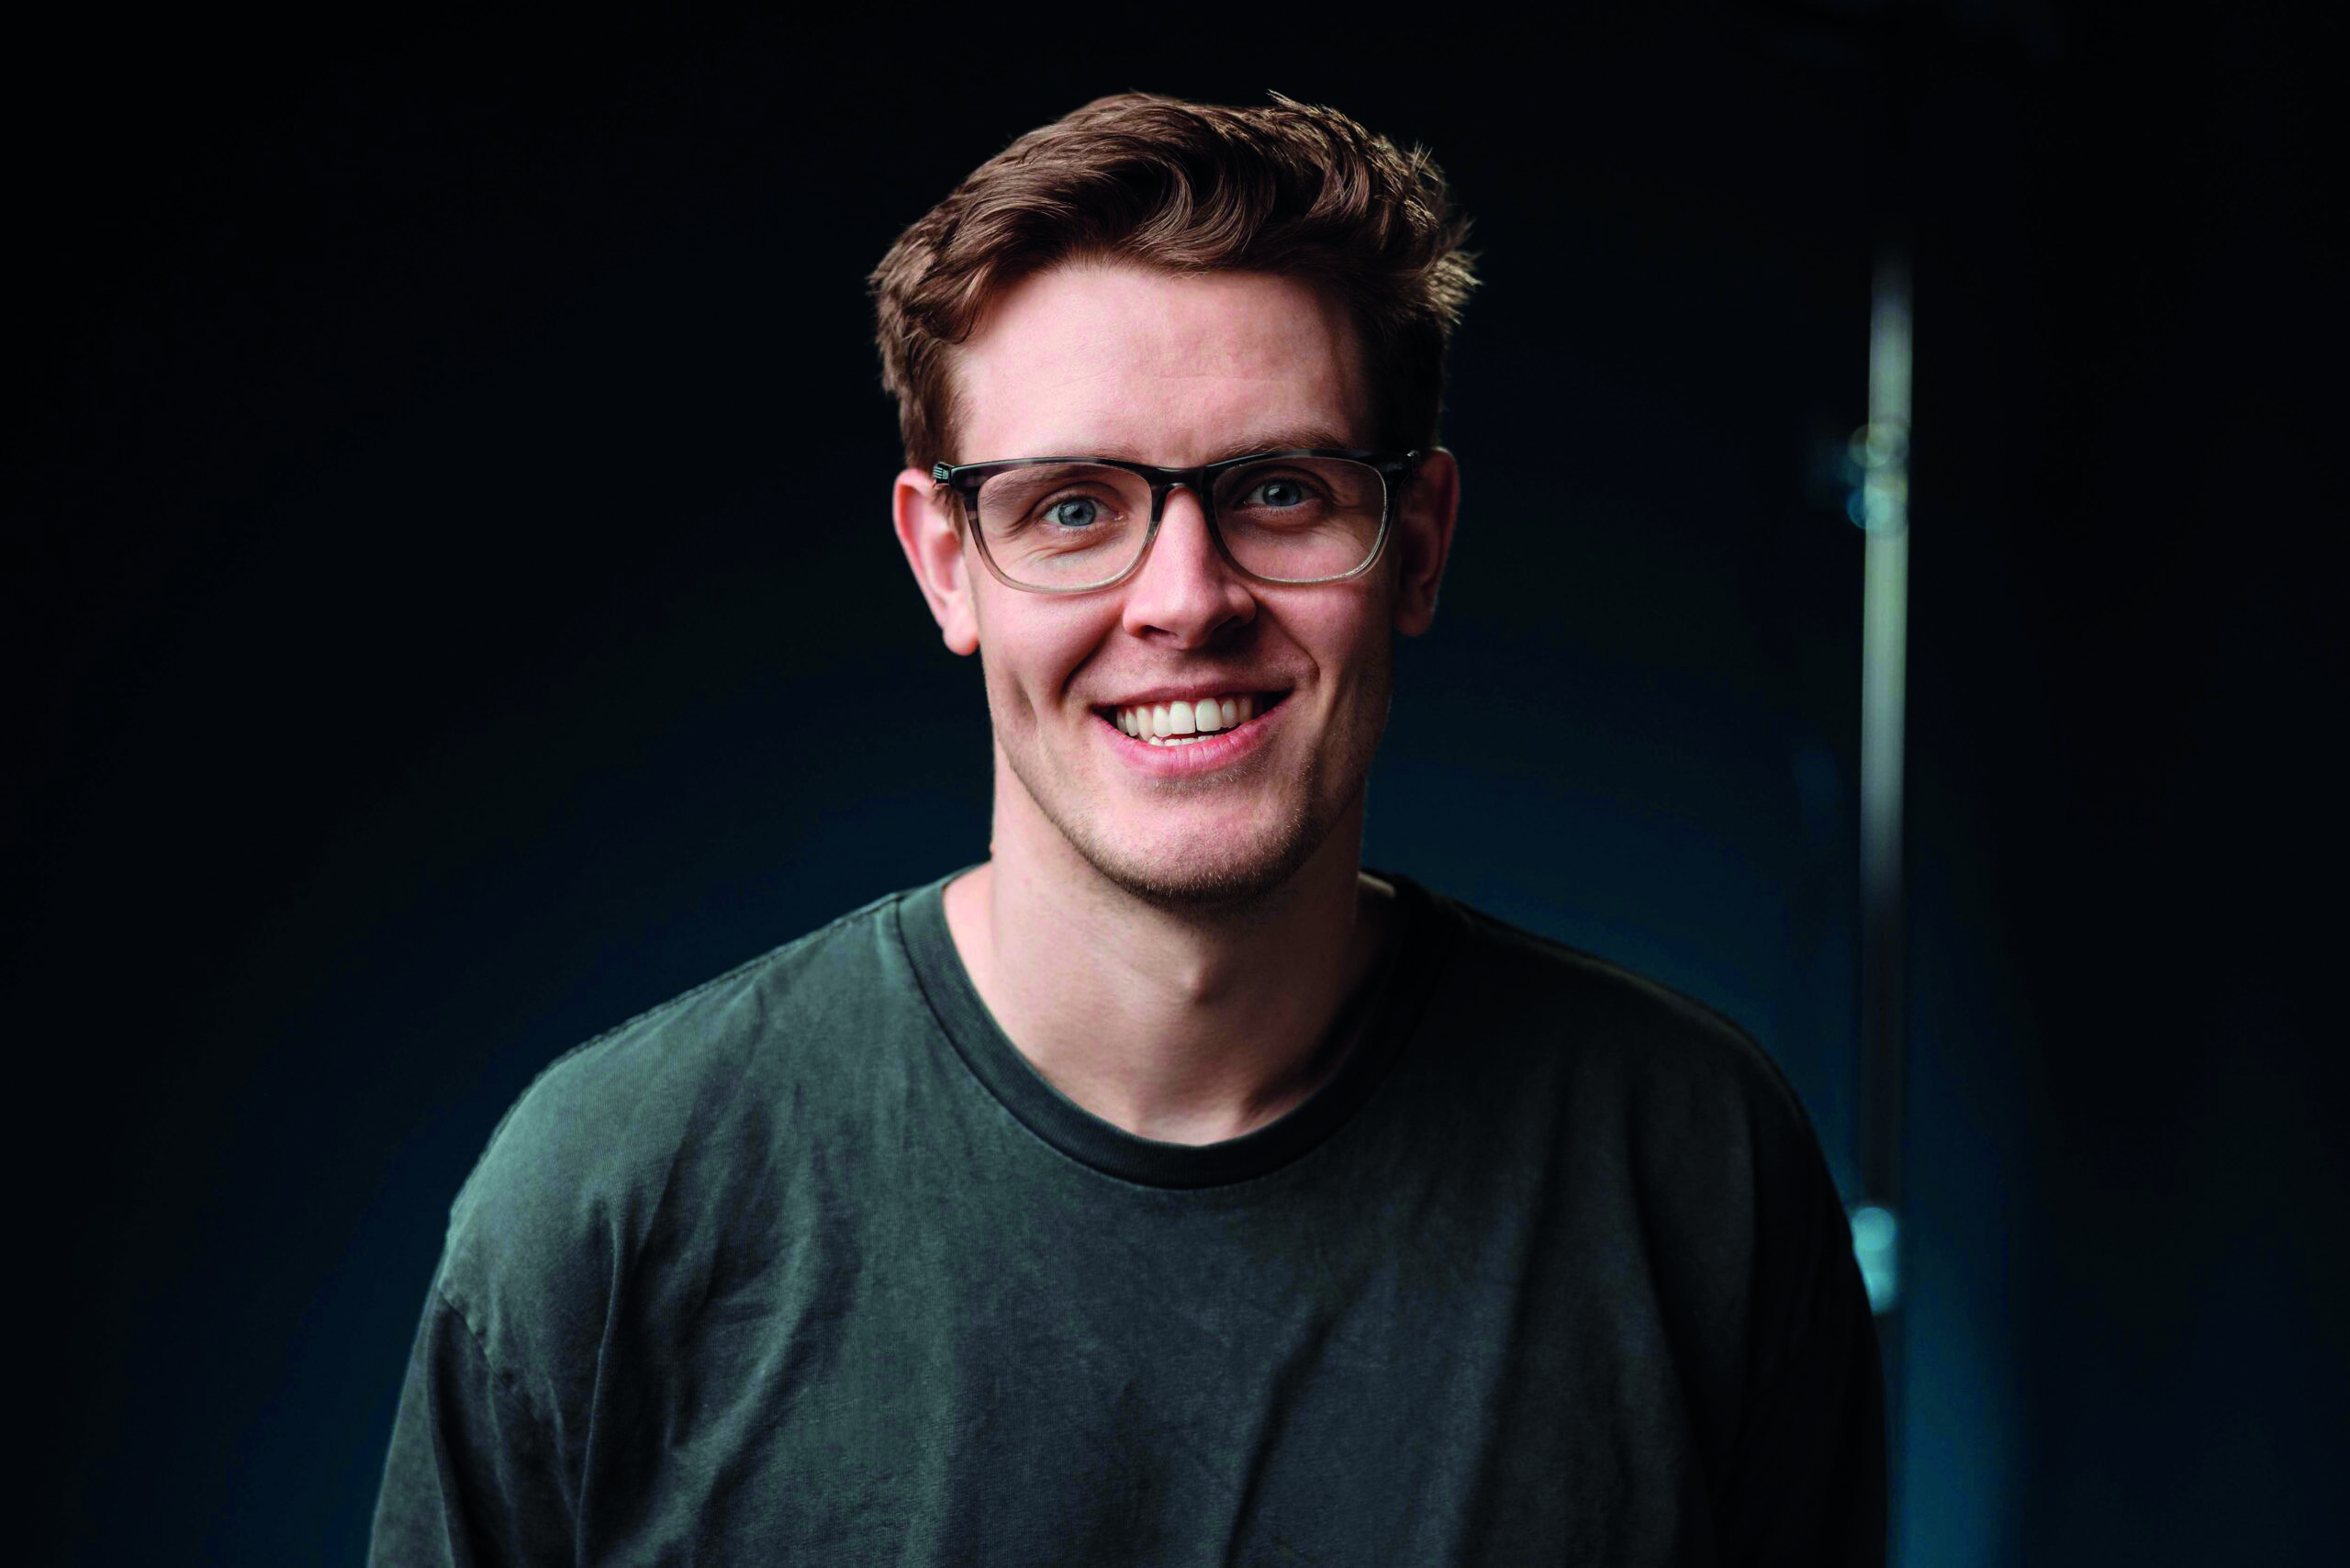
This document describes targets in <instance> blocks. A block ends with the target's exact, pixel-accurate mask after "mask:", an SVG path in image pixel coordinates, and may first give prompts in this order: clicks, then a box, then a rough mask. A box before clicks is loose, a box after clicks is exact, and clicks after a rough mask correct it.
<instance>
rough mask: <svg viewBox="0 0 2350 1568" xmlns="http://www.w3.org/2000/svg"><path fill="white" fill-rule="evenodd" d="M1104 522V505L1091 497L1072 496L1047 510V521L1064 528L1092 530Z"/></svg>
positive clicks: (1054, 503) (1056, 502) (1055, 503)
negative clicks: (1097, 523) (1095, 525)
mask: <svg viewBox="0 0 2350 1568" xmlns="http://www.w3.org/2000/svg"><path fill="white" fill-rule="evenodd" d="M1101 520H1102V503H1101V502H1100V501H1097V500H1095V499H1094V498H1092V497H1091V496H1071V497H1069V498H1067V499H1066V500H1058V501H1055V502H1053V504H1052V505H1050V506H1048V507H1046V509H1045V521H1047V522H1051V523H1057V524H1058V525H1059V526H1060V527H1063V528H1071V529H1077V528H1091V527H1092V526H1093V525H1094V524H1095V523H1096V522H1099V521H1101Z"/></svg>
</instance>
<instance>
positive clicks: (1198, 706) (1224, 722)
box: [1093, 691, 1289, 746]
mask: <svg viewBox="0 0 2350 1568" xmlns="http://www.w3.org/2000/svg"><path fill="white" fill-rule="evenodd" d="M1288 696H1289V693H1288V692H1287V691H1227V692H1217V693H1214V694H1213V695H1205V694H1203V695H1202V696H1200V697H1198V698H1194V699H1170V700H1168V701H1165V702H1140V703H1134V704H1130V705H1128V706H1125V707H1106V708H1096V709H1094V710H1093V713H1094V717H1096V718H1098V719H1100V720H1101V721H1102V722H1103V723H1105V724H1107V725H1109V726H1110V727H1111V728H1112V729H1113V730H1116V731H1117V732H1118V733H1119V734H1124V735H1127V736H1130V737H1132V738H1133V739H1135V740H1138V741H1142V742H1144V743H1146V744H1147V745H1155V746H1181V745H1194V744H1196V743H1198V742H1200V741H1203V740H1206V739H1208V738H1210V737H1211V736H1214V735H1218V734H1225V733H1226V732H1227V731H1231V730H1236V729H1238V728H1239V727H1240V726H1241V725H1243V724H1246V723H1248V722H1249V721H1250V720H1252V719H1255V718H1258V717H1259V716H1261V715H1263V714H1266V713H1270V712H1271V711H1273V710H1274V709H1275V708H1278V707H1280V706H1281V702H1282V700H1283V699H1285V698H1287V697H1288Z"/></svg>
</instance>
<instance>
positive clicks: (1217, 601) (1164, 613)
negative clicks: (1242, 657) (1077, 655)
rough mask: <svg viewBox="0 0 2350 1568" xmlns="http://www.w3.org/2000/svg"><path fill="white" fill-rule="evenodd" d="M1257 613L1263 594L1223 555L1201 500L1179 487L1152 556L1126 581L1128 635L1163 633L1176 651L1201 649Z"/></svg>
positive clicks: (1163, 516) (1161, 520)
mask: <svg viewBox="0 0 2350 1568" xmlns="http://www.w3.org/2000/svg"><path fill="white" fill-rule="evenodd" d="M1256 615H1257V596H1256V595H1255V594H1253V593H1251V592H1250V591H1249V585H1248V579H1247V578H1245V577H1241V576H1240V575H1239V574H1238V573H1237V572H1236V571H1234V570H1233V569H1232V564H1231V563H1230V562H1228V561H1226V560H1225V558H1224V556H1223V554H1221V553H1220V552H1218V551H1217V549H1216V547H1215V539H1214V535H1212V534H1211V533H1210V532H1208V517H1207V513H1206V511H1205V510H1203V509H1202V508H1201V505H1200V498H1199V497H1198V496H1196V495H1194V494H1193V493H1192V490H1191V488H1190V487H1188V486H1178V487H1176V488H1175V489H1174V490H1173V491H1171V492H1170V493H1169V495H1168V498H1167V504H1166V507H1165V510H1162V511H1161V512H1160V514H1159V519H1158V537H1157V538H1155V539H1153V540H1152V541H1151V543H1150V554H1149V555H1148V556H1147V557H1146V558H1145V559H1144V561H1143V564H1142V565H1141V566H1139V567H1137V568H1136V571H1135V575H1134V576H1133V577H1130V578H1128V579H1127V580H1126V585H1125V608H1124V610H1122V611H1121V619H1122V620H1123V622H1124V623H1125V629H1126V631H1127V632H1128V633H1132V634H1133V635H1135V636H1137V637H1145V636H1148V635H1150V634H1151V633H1159V634H1160V635H1162V636H1163V637H1165V638H1166V639H1167V640H1168V641H1169V642H1171V643H1172V644H1174V645H1175V646H1176V647H1179V648H1196V647H1203V646H1204V645H1206V644H1208V643H1210V642H1211V641H1213V640H1214V638H1215V637H1216V636H1217V635H1218V633H1222V632H1223V631H1224V630H1225V628H1226V627H1228V626H1233V625H1240V624H1245V623H1247V622H1249V621H1253V620H1254V619H1256Z"/></svg>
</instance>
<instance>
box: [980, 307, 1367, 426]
mask: <svg viewBox="0 0 2350 1568" xmlns="http://www.w3.org/2000/svg"><path fill="white" fill-rule="evenodd" d="M954 373H955V377H956V383H957V390H958V393H959V401H960V406H961V416H962V417H961V419H960V420H959V440H958V442H957V445H958V446H960V448H961V449H962V450H961V451H960V452H959V453H958V454H957V458H956V460H957V461H958V462H965V463H971V462H985V461H988V460H990V459H993V458H999V457H1029V456H1037V457H1041V456H1049V455H1054V454H1071V455H1075V454H1086V455H1092V456H1102V457H1124V458H1129V459H1132V460H1134V461H1136V462H1142V463H1158V464H1165V465H1170V466H1175V465H1191V464H1194V463H1205V462H1210V461H1213V460H1214V459H1215V458H1218V457H1223V456H1227V455H1231V454H1233V453H1234V452H1236V451H1246V450H1249V449H1251V448H1255V447H1259V446H1262V445H1265V444H1269V443H1270V444H1278V445H1314V446H1320V445H1338V446H1363V445H1368V444H1369V442H1370V439H1371V421H1370V399H1369V386H1368V378H1367V371H1366V366H1365V361H1364V354H1363V352H1362V344H1361V342H1360V335H1359V334H1358V332H1357V330H1356V329H1355V326H1354V324H1353V322H1352V320H1351V319H1349V317H1348V312H1347V310H1346V308H1345V307H1344V306H1343V305H1341V304H1339V303H1338V302H1337V300H1336V299H1334V298H1332V297H1328V296H1327V295H1326V294H1325V293H1324V292H1323V291H1322V290H1320V289H1318V288H1315V286H1312V285H1310V284H1306V283H1302V282H1299V281H1297V280H1296V279H1293V278H1287V277H1280V276H1275V275H1273V274H1266V273H1231V272H1221V273H1192V274H1171V273H1161V272H1156V271H1152V270H1150V269H1147V268H1142V267H1136V266H1131V265H1121V264H1114V263H1070V264H1064V265H1061V266H1057V267H1052V268H1049V269H1047V270H1046V271H1044V272H1041V273H1037V274H1033V275H1031V276H1029V277H1026V278H1024V279H1022V280H1021V281H1020V282H1019V283H1017V284H1016V285H1014V286H1012V287H1011V288H1008V289H1006V290H1005V291H1004V293H1003V294H1002V296H1000V297H998V298H997V299H996V300H995V301H993V303H992V304H991V305H990V308H988V310H987V312H986V313H985V314H984V315H983V316H982V317H981V318H980V320H979V327H978V329H977V330H975V331H974V332H973V333H972V334H971V336H970V337H969V338H968V340H967V341H966V342H964V343H963V345H962V347H961V349H960V350H959V352H958V353H957V356H956V362H955V372H954ZM1309 435H1310V436H1313V437H1315V439H1312V440H1300V439H1296V438H1299V437H1305V436H1309ZM1267 438H1278V439H1274V440H1272V441H1270V442H1269V441H1268V439H1267Z"/></svg>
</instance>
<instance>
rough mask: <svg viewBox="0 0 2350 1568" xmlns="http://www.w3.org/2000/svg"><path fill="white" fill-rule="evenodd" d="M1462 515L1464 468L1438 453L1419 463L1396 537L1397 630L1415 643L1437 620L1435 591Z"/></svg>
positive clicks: (1441, 451)
mask: <svg viewBox="0 0 2350 1568" xmlns="http://www.w3.org/2000/svg"><path fill="white" fill-rule="evenodd" d="M1459 514H1460V464H1459V463H1457V462H1455V461H1454V460H1453V456H1452V454H1451V453H1449V452H1447V451H1446V450H1445V449H1444V448H1443V447H1440V446H1439V447H1437V448H1436V449H1434V450H1433V451H1431V452H1430V453H1429V454H1427V456H1426V457H1424V458H1422V459H1420V466H1419V468H1418V470H1417V471H1416V473H1414V474H1413V476H1412V477H1411V479H1410V480H1409V481H1408V482H1407V483H1406V484H1405V485H1404V498H1403V504H1402V505H1401V506H1400V507H1399V508H1397V510H1396V516H1395V536H1394V537H1393V539H1390V540H1389V541H1388V542H1387V545H1388V548H1389V549H1391V550H1393V551H1394V552H1395V630H1396V631H1398V632H1400V633H1403V634H1404V636H1406V637H1416V636H1418V635H1419V634H1420V633H1423V632H1425V631H1427V629H1428V624H1429V622H1432V621H1434V620H1435V619H1436V590H1437V585H1438V584H1439V583H1441V582H1442V581H1443V580H1444V564H1445V562H1446V561H1447V560H1448V559H1449V558H1450V556H1451V554H1452V525H1453V521H1454V520H1455V519H1456V518H1457V517H1458V515H1459Z"/></svg>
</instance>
